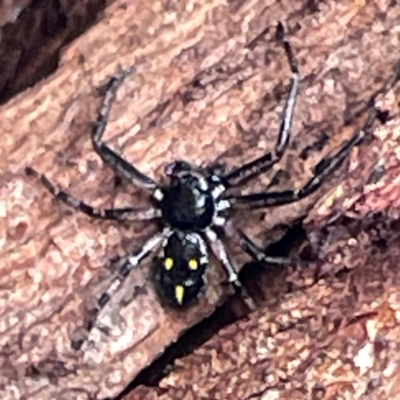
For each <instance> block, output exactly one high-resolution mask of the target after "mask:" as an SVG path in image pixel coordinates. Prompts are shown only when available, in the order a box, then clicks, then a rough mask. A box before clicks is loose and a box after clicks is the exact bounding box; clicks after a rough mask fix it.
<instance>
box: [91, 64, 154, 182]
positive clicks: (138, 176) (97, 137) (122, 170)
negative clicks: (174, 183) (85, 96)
mask: <svg viewBox="0 0 400 400" xmlns="http://www.w3.org/2000/svg"><path fill="white" fill-rule="evenodd" d="M132 72H134V68H132V67H131V68H130V69H127V70H124V71H122V72H121V73H120V74H119V75H118V76H117V77H113V78H111V80H110V81H109V82H108V83H107V84H106V85H105V86H104V87H103V88H102V92H103V93H104V98H103V105H102V107H101V109H100V112H99V114H98V117H97V121H96V123H95V126H94V128H93V133H92V143H93V148H94V150H95V151H96V153H97V154H98V155H99V156H100V157H101V159H102V160H103V161H104V163H106V164H108V165H110V166H111V167H112V168H113V169H114V170H115V171H116V172H117V173H118V174H120V175H122V176H124V177H125V178H128V179H129V180H130V181H132V182H133V183H134V184H136V185H137V186H138V187H141V188H144V189H150V190H155V189H157V188H158V185H157V184H156V182H154V181H153V180H152V179H151V178H150V177H148V176H147V175H145V174H143V173H142V172H140V171H139V170H138V169H137V168H136V167H134V166H133V165H132V164H130V163H129V162H128V161H126V160H125V159H124V158H122V157H121V156H120V155H119V154H117V153H116V152H115V151H114V150H112V149H111V148H110V147H109V146H108V145H107V144H105V143H104V142H103V141H102V137H103V134H104V131H105V129H106V127H107V121H108V118H109V115H110V110H111V107H112V105H113V103H114V101H115V97H116V94H117V91H118V89H119V87H120V86H121V84H122V83H123V81H124V80H125V78H126V77H127V76H128V75H129V74H131V73H132Z"/></svg>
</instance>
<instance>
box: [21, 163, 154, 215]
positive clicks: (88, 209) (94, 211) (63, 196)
mask: <svg viewBox="0 0 400 400" xmlns="http://www.w3.org/2000/svg"><path fill="white" fill-rule="evenodd" d="M25 173H26V174H27V175H28V176H30V177H33V178H35V179H37V180H38V181H39V182H40V183H41V184H42V185H43V186H44V187H45V188H46V189H47V190H48V191H49V192H50V193H51V194H52V195H53V196H54V197H55V198H56V199H57V200H60V201H61V202H62V203H64V204H66V205H68V206H69V207H72V208H73V209H75V210H77V211H80V212H82V213H84V214H86V215H89V216H90V217H94V218H100V219H111V220H117V221H147V220H151V219H156V218H160V217H161V210H159V209H157V208H132V207H126V208H106V209H100V208H95V207H92V206H91V205H89V204H87V203H85V202H84V201H83V200H79V199H77V198H76V197H74V196H72V195H70V194H69V193H67V192H66V191H64V190H61V189H59V188H58V187H57V186H56V185H55V184H53V183H52V182H51V181H50V180H49V179H48V178H47V177H46V175H43V174H40V173H39V172H37V171H36V170H35V169H33V168H32V167H26V168H25Z"/></svg>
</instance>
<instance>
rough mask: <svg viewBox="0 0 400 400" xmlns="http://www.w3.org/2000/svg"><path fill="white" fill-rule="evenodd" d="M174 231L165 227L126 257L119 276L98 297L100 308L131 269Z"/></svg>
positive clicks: (115, 260)
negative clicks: (135, 251) (134, 252)
mask: <svg viewBox="0 0 400 400" xmlns="http://www.w3.org/2000/svg"><path fill="white" fill-rule="evenodd" d="M171 233H172V231H171V230H170V229H168V228H165V229H164V230H163V231H162V232H159V233H156V234H155V235H153V236H152V237H151V238H150V239H148V240H147V242H146V243H145V244H144V245H143V246H142V248H141V249H140V250H139V251H138V252H137V253H136V254H133V255H131V256H128V257H126V262H124V263H123V264H122V266H121V267H120V269H119V271H118V274H119V275H118V276H117V277H116V278H115V279H114V280H113V282H112V283H111V285H110V287H109V288H108V290H107V291H106V292H104V293H103V294H102V295H101V296H100V297H99V299H98V301H97V304H98V306H99V308H103V307H104V306H105V305H106V304H107V303H108V302H109V300H110V299H111V297H112V296H113V295H114V294H115V293H116V292H117V290H118V289H119V288H120V286H121V285H122V283H123V282H124V280H125V279H126V277H127V276H128V275H129V274H130V273H131V271H132V270H133V269H134V268H135V267H137V266H138V265H139V264H140V263H141V262H142V261H143V259H145V258H146V257H147V256H149V255H150V254H151V253H152V252H153V251H155V249H156V248H157V247H159V246H160V245H161V244H162V243H163V242H165V240H166V239H168V237H169V236H170V235H171ZM118 261H120V259H118V258H117V259H114V262H118Z"/></svg>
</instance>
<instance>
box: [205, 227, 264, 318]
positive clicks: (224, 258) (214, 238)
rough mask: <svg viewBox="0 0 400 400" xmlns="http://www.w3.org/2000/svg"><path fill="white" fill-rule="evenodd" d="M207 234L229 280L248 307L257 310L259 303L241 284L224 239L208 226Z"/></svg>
mask: <svg viewBox="0 0 400 400" xmlns="http://www.w3.org/2000/svg"><path fill="white" fill-rule="evenodd" d="M205 234H206V236H207V239H208V241H209V244H210V247H211V249H212V251H213V253H214V255H215V257H216V258H217V260H218V261H219V262H220V264H221V265H222V267H223V268H224V269H225V272H226V274H227V276H228V282H229V283H231V284H232V285H233V286H234V287H235V289H237V290H239V292H240V294H241V296H242V297H243V300H244V301H245V303H246V305H247V307H249V309H250V310H252V311H254V310H256V309H257V305H256V304H255V303H254V300H253V299H252V298H251V296H250V295H249V294H248V292H247V290H246V289H245V288H244V287H243V285H242V284H241V282H240V280H239V276H238V274H237V272H236V268H235V267H234V266H233V264H232V262H231V260H230V259H229V257H228V254H227V252H226V249H225V246H224V244H223V243H222V241H221V240H220V239H219V237H218V235H217V234H216V232H214V231H213V230H212V229H210V228H208V229H206V230H205Z"/></svg>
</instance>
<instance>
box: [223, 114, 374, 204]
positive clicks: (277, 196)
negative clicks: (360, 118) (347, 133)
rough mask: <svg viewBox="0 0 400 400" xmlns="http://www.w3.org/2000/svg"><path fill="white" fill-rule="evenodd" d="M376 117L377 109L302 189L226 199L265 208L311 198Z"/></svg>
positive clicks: (357, 142)
mask: <svg viewBox="0 0 400 400" xmlns="http://www.w3.org/2000/svg"><path fill="white" fill-rule="evenodd" d="M375 117H376V109H375V108H373V109H372V111H371V112H370V113H369V117H368V119H367V122H366V124H365V125H364V127H363V128H362V129H361V130H360V131H358V132H357V133H356V134H355V135H353V137H352V138H351V139H350V140H349V141H348V142H347V143H345V144H344V145H343V146H342V147H341V148H340V149H339V151H338V152H337V153H336V154H334V155H333V156H332V157H327V158H324V159H322V160H321V161H320V162H319V163H318V164H317V166H316V167H315V174H314V176H313V177H312V178H311V179H310V180H309V181H308V182H307V183H306V184H305V185H304V186H303V187H302V188H300V189H298V190H285V191H281V192H269V193H266V192H261V193H253V194H248V195H245V196H235V195H231V196H226V199H229V200H230V202H231V204H232V207H237V208H239V207H241V208H263V207H275V206H279V205H283V204H288V203H293V202H295V201H298V200H301V199H303V198H305V197H307V196H309V195H310V194H312V193H314V192H315V191H316V190H317V189H318V188H319V187H320V186H321V185H322V183H323V182H324V180H325V179H326V178H327V177H328V176H329V175H331V174H332V173H333V172H334V171H335V170H336V169H337V168H338V167H339V165H340V164H341V163H342V162H343V160H344V159H345V158H346V157H348V155H349V154H350V152H351V151H352V149H353V147H355V146H357V145H359V144H360V143H361V142H362V141H363V139H364V137H365V136H366V133H367V131H368V130H369V129H370V128H371V127H372V125H373V123H374V120H375Z"/></svg>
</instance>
